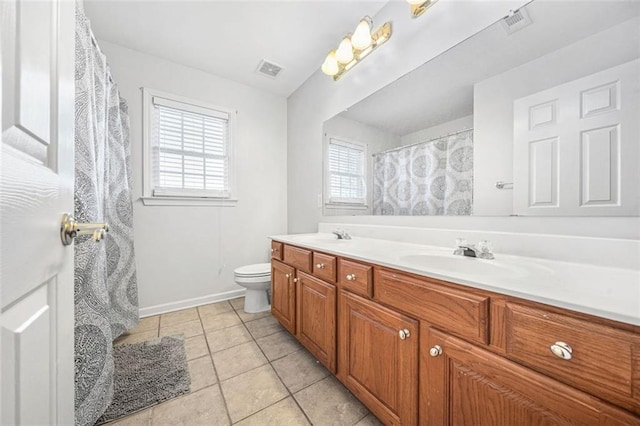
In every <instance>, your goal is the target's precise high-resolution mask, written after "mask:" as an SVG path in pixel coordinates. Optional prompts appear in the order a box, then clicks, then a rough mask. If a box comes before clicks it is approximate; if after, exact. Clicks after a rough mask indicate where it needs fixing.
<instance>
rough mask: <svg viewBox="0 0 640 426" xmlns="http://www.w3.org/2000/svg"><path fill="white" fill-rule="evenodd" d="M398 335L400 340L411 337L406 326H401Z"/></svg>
mask: <svg viewBox="0 0 640 426" xmlns="http://www.w3.org/2000/svg"><path fill="white" fill-rule="evenodd" d="M398 335H399V336H400V340H405V339H407V338H409V337H411V333H410V332H409V330H407V329H406V328H403V329H402V330H400V331H398Z"/></svg>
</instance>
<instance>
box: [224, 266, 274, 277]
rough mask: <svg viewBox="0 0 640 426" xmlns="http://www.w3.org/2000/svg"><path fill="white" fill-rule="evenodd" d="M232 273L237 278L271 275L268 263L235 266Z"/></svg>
mask: <svg viewBox="0 0 640 426" xmlns="http://www.w3.org/2000/svg"><path fill="white" fill-rule="evenodd" d="M233 275H234V276H236V277H239V278H258V277H269V276H271V264H270V263H256V264H254V265H246V266H241V267H239V268H236V269H235V270H234V271H233Z"/></svg>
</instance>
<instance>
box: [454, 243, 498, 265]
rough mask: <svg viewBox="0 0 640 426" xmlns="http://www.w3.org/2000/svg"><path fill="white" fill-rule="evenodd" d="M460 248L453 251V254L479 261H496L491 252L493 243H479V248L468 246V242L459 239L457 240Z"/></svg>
mask: <svg viewBox="0 0 640 426" xmlns="http://www.w3.org/2000/svg"><path fill="white" fill-rule="evenodd" d="M456 244H457V245H458V248H457V249H455V250H454V251H453V254H456V255H459V256H467V257H477V258H478V259H487V260H491V259H495V257H494V256H493V252H492V251H491V242H490V241H486V240H482V241H480V242H479V243H478V247H476V246H474V245H473V244H467V241H466V240H463V239H461V238H458V239H457V240H456Z"/></svg>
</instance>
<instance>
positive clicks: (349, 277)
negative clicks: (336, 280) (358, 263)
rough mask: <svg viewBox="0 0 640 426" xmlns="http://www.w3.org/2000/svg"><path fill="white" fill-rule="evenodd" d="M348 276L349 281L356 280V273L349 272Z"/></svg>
mask: <svg viewBox="0 0 640 426" xmlns="http://www.w3.org/2000/svg"><path fill="white" fill-rule="evenodd" d="M346 278H347V281H355V279H356V274H347V276H346Z"/></svg>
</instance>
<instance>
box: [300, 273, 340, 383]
mask: <svg viewBox="0 0 640 426" xmlns="http://www.w3.org/2000/svg"><path fill="white" fill-rule="evenodd" d="M296 320H297V334H296V337H297V338H298V340H299V341H300V343H302V344H303V345H304V346H305V347H306V348H307V349H308V350H309V352H311V353H312V354H313V355H314V356H315V357H316V358H317V359H318V361H320V362H321V363H322V364H324V366H325V367H327V369H328V370H329V371H331V372H332V373H334V374H335V373H336V287H335V285H333V284H329V283H326V282H324V281H322V280H319V279H318V278H316V277H313V276H311V275H309V274H305V273H304V272H299V273H298V276H297V282H296Z"/></svg>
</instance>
